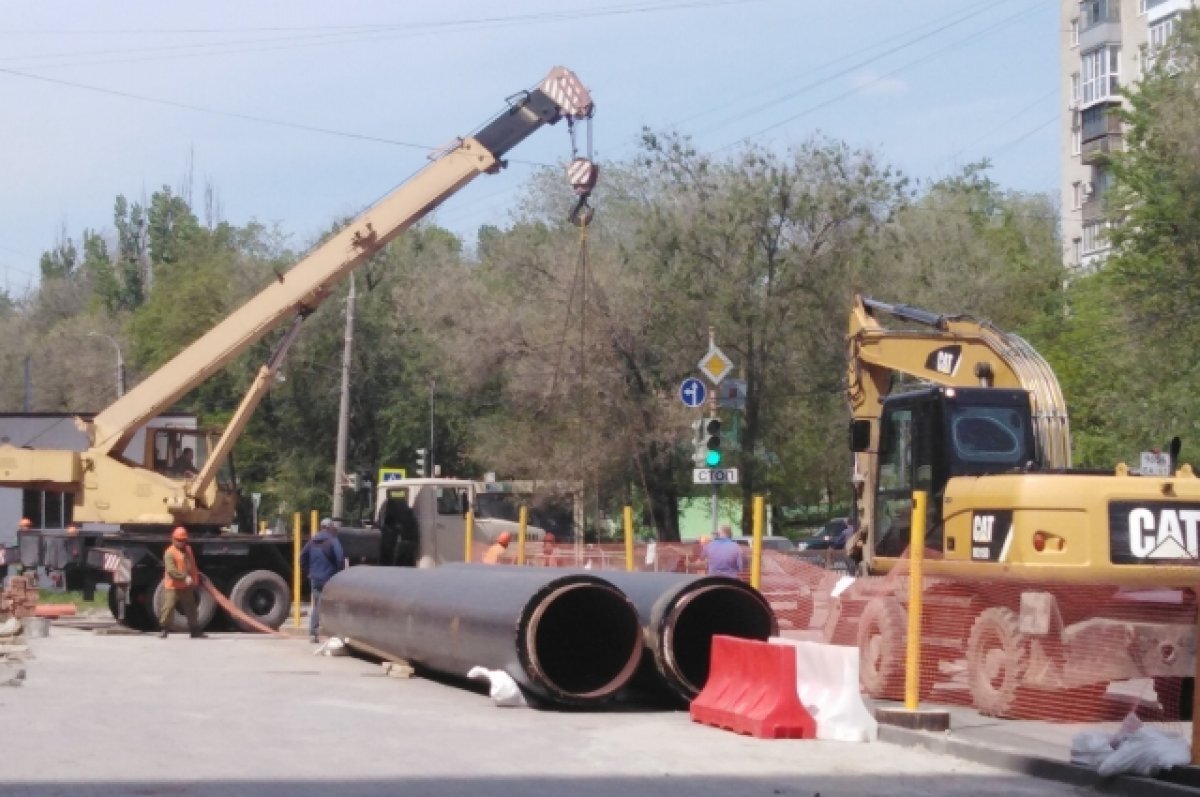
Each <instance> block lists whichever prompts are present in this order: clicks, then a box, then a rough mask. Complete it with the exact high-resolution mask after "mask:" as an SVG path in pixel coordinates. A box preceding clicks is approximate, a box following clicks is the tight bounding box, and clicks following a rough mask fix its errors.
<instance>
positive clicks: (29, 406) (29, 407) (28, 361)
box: [25, 354, 33, 415]
mask: <svg viewBox="0 0 1200 797" xmlns="http://www.w3.org/2000/svg"><path fill="white" fill-rule="evenodd" d="M30 412H33V358H32V357H31V356H29V355H28V354H26V355H25V414H26V415H28V414H29V413H30Z"/></svg>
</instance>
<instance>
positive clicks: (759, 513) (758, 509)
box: [750, 495, 764, 589]
mask: <svg viewBox="0 0 1200 797" xmlns="http://www.w3.org/2000/svg"><path fill="white" fill-rule="evenodd" d="M763 503H764V502H763V497H762V496H761V495H756V496H754V505H753V506H754V514H753V516H752V524H753V525H752V526H751V532H750V533H751V534H753V535H754V536H753V537H752V538H751V540H750V586H752V587H754V588H755V589H758V588H759V587H760V586H761V584H762V538H763Z"/></svg>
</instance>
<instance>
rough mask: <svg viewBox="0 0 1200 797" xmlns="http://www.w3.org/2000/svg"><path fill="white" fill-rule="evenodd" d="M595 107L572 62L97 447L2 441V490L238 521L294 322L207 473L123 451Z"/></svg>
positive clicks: (233, 318)
mask: <svg viewBox="0 0 1200 797" xmlns="http://www.w3.org/2000/svg"><path fill="white" fill-rule="evenodd" d="M593 110H594V106H593V104H592V99H591V96H590V94H589V93H588V91H587V89H586V88H585V87H584V86H583V84H582V83H580V81H579V79H578V77H576V76H575V74H574V73H573V72H571V71H570V70H568V69H565V68H564V67H556V68H554V69H553V70H551V72H550V73H549V74H548V75H547V76H546V78H545V79H544V80H542V81H541V82H540V83H539V84H538V85H537V87H536V88H533V89H530V90H528V91H524V92H521V93H520V94H517V95H514V97H511V98H510V99H509V105H508V107H507V108H506V109H505V110H504V111H503V112H502V113H501V114H499V115H498V116H497V117H496V118H494V119H493V120H492V121H491V122H489V123H488V124H486V125H485V126H484V127H483V128H482V129H480V131H479V132H478V133H476V134H475V135H474V136H472V137H470V138H462V139H457V140H456V141H455V142H454V144H453V145H451V146H449V147H447V148H445V149H444V150H442V151H440V152H438V153H436V154H435V155H432V156H431V160H432V162H431V163H429V164H428V165H427V166H425V167H424V168H423V169H421V170H420V171H419V172H418V173H417V174H416V175H414V176H413V177H412V178H410V179H409V180H407V181H406V182H405V183H403V184H402V185H401V186H400V187H398V188H397V189H395V190H394V191H393V192H392V193H391V194H389V195H388V196H387V197H385V198H384V199H383V200H381V201H380V202H379V203H378V204H376V205H375V206H373V207H371V208H370V209H368V210H367V211H366V212H364V213H362V214H361V215H360V216H358V217H357V218H356V219H354V220H353V221H352V222H350V224H349V225H347V226H346V227H345V228H344V229H343V230H342V231H341V232H339V233H337V234H336V235H334V236H333V237H332V238H330V239H329V240H328V241H326V242H324V243H323V244H321V245H320V246H318V247H317V248H316V249H314V250H313V251H312V252H311V253H310V254H309V255H308V256H307V257H305V258H304V259H303V260H301V261H300V262H299V263H297V264H296V265H295V266H293V267H292V268H291V269H290V270H288V271H287V272H286V273H282V274H278V275H277V278H276V280H274V281H273V282H272V283H271V284H269V285H268V286H267V287H266V288H265V289H263V290H262V291H261V292H260V293H259V294H258V295H256V296H254V297H253V298H251V299H250V300H249V301H248V302H246V303H245V304H244V305H242V306H241V307H240V308H238V309H237V310H235V311H234V312H233V313H232V314H230V315H229V316H228V317H226V318H225V319H223V320H222V321H221V322H219V323H218V324H217V325H216V326H214V327H213V328H212V329H210V330H209V331H208V332H206V333H205V334H204V335H202V336H201V337H200V338H199V339H198V340H196V341H194V342H193V343H192V344H191V345H189V346H187V347H186V348H185V349H184V350H183V351H181V352H180V353H179V354H177V355H176V356H175V357H174V358H172V359H171V360H170V361H168V362H167V363H166V364H164V365H163V366H162V367H160V368H159V369H158V370H157V371H155V372H154V373H152V374H151V375H150V376H148V377H147V378H146V379H145V380H143V381H142V382H141V383H140V384H138V385H137V386H135V387H134V388H133V389H132V390H129V391H128V392H127V393H125V395H124V396H122V397H120V398H118V399H117V400H116V401H115V402H113V403H112V404H111V405H109V406H108V407H107V408H105V409H104V410H102V411H101V412H100V413H98V414H97V415H96V416H95V418H93V419H92V420H91V421H90V422H88V421H79V424H80V426H81V427H82V428H83V429H84V430H85V431H86V432H87V434H88V439H89V448H88V450H86V451H84V452H73V451H72V452H68V451H53V450H47V451H35V450H32V449H17V448H14V447H12V446H0V486H26V487H35V488H38V489H51V490H63V491H69V492H73V493H74V496H75V499H74V518H75V519H76V520H77V521H85V522H88V521H92V522H103V523H118V524H122V525H165V524H173V523H190V524H198V525H206V526H214V525H223V524H224V523H228V522H230V521H231V520H232V507H233V502H232V500H231V498H230V496H228V495H220V494H219V492H220V491H219V490H218V489H217V487H216V485H215V481H216V472H217V470H218V468H219V467H220V465H221V463H222V461H223V459H224V458H225V457H227V456H228V453H229V451H230V449H231V448H232V446H233V443H234V442H235V441H236V439H237V437H238V436H239V435H240V434H241V432H242V431H243V430H244V429H245V426H246V423H247V422H248V421H249V417H250V415H251V414H252V413H253V411H254V409H255V407H257V406H258V403H259V401H260V400H261V398H262V396H263V395H264V394H265V393H266V390H267V389H268V388H269V385H270V382H271V378H270V377H271V376H272V375H273V374H274V371H275V369H276V368H277V367H278V365H279V362H280V360H281V359H282V355H283V353H284V352H285V351H286V348H287V344H290V342H291V339H292V338H293V337H294V335H295V326H293V329H292V330H291V331H290V332H289V334H288V335H287V337H286V338H285V342H284V343H283V344H282V345H281V346H280V348H279V349H278V350H277V352H276V355H273V356H272V357H271V359H270V361H269V362H268V363H267V364H265V365H264V366H263V367H262V369H260V372H259V375H258V377H257V378H256V379H255V381H254V384H253V385H252V386H251V388H250V391H249V392H248V394H247V396H246V398H245V399H244V400H243V401H242V403H241V406H239V408H238V410H237V412H236V413H235V415H234V417H233V418H232V419H231V421H230V423H229V424H228V427H227V429H226V433H225V434H224V435H223V436H222V437H221V440H220V442H219V443H218V445H217V447H216V449H214V451H213V456H212V457H211V458H210V460H209V462H208V463H206V464H205V466H204V467H203V469H202V470H201V471H200V472H199V473H195V472H192V473H186V474H175V476H180V475H182V478H178V477H176V478H173V477H172V476H171V475H167V474H164V473H161V472H156V471H155V470H153V469H151V468H150V467H146V466H139V465H137V464H136V463H133V462H131V461H129V460H128V459H126V458H125V457H124V456H123V452H124V451H125V449H126V446H127V445H128V444H129V442H130V440H131V439H132V438H133V436H134V435H135V434H136V433H137V431H138V429H140V428H142V427H144V426H146V424H147V423H148V422H149V421H151V420H153V419H154V418H156V417H158V416H159V415H161V414H162V413H163V412H164V411H166V410H167V409H169V408H170V407H171V406H172V405H174V404H175V403H176V402H177V401H179V400H180V399H181V398H182V397H183V396H184V395H186V394H187V393H188V392H190V391H191V390H192V389H194V388H195V387H197V386H198V385H200V384H202V383H203V382H204V381H206V380H207V379H209V378H210V377H211V376H213V374H215V373H216V372H217V371H219V370H220V369H221V368H223V367H225V366H226V365H227V364H228V363H229V362H230V361H231V360H233V359H234V358H235V357H237V356H238V355H240V354H242V353H243V352H245V351H246V349H248V348H249V347H250V346H252V345H253V344H254V343H255V342H257V341H258V340H260V339H262V337H263V336H264V335H267V334H268V333H270V332H271V331H272V330H274V329H276V328H278V327H279V326H281V325H282V324H284V323H286V322H287V321H288V320H289V319H302V318H303V317H305V316H307V315H308V314H309V313H311V312H313V311H314V310H316V309H317V308H318V307H319V306H320V305H321V303H322V302H324V301H325V299H326V298H327V297H328V296H329V295H330V293H331V292H332V291H333V289H334V288H335V287H336V286H337V284H338V283H339V282H341V281H342V280H343V279H344V278H345V277H346V276H347V275H348V274H349V273H350V272H351V271H353V270H354V269H355V268H356V267H358V266H359V265H361V264H362V263H363V262H364V261H366V260H368V259H369V258H371V257H372V256H373V255H375V254H376V253H377V252H379V251H380V249H382V248H383V247H384V246H385V245H387V243H388V242H389V241H391V240H392V239H393V238H395V237H396V236H398V235H399V234H400V233H402V232H404V231H405V230H407V229H408V228H410V227H411V226H413V225H414V224H416V223H417V222H418V221H420V220H421V219H422V218H423V217H425V216H426V215H427V214H429V213H430V212H431V211H432V210H434V209H435V208H437V207H438V206H439V205H440V204H441V203H442V202H444V201H445V200H446V199H447V198H448V197H450V196H451V195H452V194H454V193H455V192H457V191H459V190H460V189H462V188H463V187H464V186H465V185H467V184H468V183H469V182H471V180H473V179H474V178H475V177H476V176H478V175H479V174H481V173H485V172H487V173H495V172H497V171H499V170H500V169H501V168H503V166H504V165H505V164H504V161H503V160H502V158H503V156H504V155H505V154H506V153H507V152H508V151H509V150H511V149H512V148H513V147H515V146H516V145H517V144H519V143H520V142H522V141H523V140H525V138H527V137H528V136H529V135H531V134H532V133H533V132H534V131H536V130H538V129H539V128H541V127H542V126H544V125H550V124H554V123H556V122H557V121H558V120H559V119H562V118H566V119H568V120H569V122H572V123H573V122H574V121H576V120H584V119H587V120H589V121H590V119H591V116H592V112H593ZM572 154H574V153H572ZM568 177H569V179H570V180H571V183H572V185H573V187H574V188H575V191H576V193H577V194H578V195H579V196H580V197H581V199H580V205H581V206H582V205H583V203H584V202H585V201H586V198H587V195H588V193H589V192H590V190H591V188H592V186H593V185H594V184H595V178H596V167H595V165H594V164H592V163H591V161H589V160H587V159H585V158H575V160H574V161H572V163H571V165H570V167H569V169H568ZM181 310H182V308H181Z"/></svg>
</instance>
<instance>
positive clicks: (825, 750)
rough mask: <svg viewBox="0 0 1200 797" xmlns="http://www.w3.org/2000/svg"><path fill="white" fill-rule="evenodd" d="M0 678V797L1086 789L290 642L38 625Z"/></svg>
mask: <svg viewBox="0 0 1200 797" xmlns="http://www.w3.org/2000/svg"><path fill="white" fill-rule="evenodd" d="M31 644H32V645H33V649H34V652H35V654H36V658H35V659H34V660H32V661H30V662H28V665H27V671H28V677H27V680H26V682H25V685H24V686H23V687H19V688H5V689H0V723H2V724H0V794H3V795H6V797H8V796H12V795H31V796H33V797H49V796H50V795H64V797H65V796H66V795H70V796H71V797H91V796H93V795H147V796H150V795H170V796H171V797H175V796H180V797H187V796H189V795H200V794H220V795H227V796H229V797H233V796H234V795H263V796H264V797H309V796H310V795H311V796H313V797H315V796H316V795H321V797H340V796H341V795H389V796H390V795H405V797H418V796H420V795H429V796H430V797H451V796H454V797H457V796H458V795H473V794H486V795H488V797H509V796H510V795H511V796H512V797H516V796H517V795H546V797H568V796H570V797H576V796H578V797H593V796H594V797H601V796H603V797H612V796H613V795H617V796H618V797H635V796H640V795H654V796H656V797H657V796H658V795H681V796H682V795H687V797H710V796H711V797H718V795H719V796H720V797H727V796H729V795H762V796H763V797H776V796H778V795H801V796H803V797H811V796H812V795H814V794H820V795H824V796H825V797H828V796H829V795H839V796H840V795H879V794H886V795H888V797H900V796H901V795H963V794H969V795H972V797H983V795H1003V796H1004V797H1027V796H1028V797H1034V795H1039V796H1040V795H1047V797H1049V795H1063V794H1072V793H1074V794H1083V793H1085V792H1084V791H1082V790H1073V789H1071V788H1070V787H1066V786H1063V785H1062V784H1059V783H1054V782H1050V781H1041V780H1037V779H1035V778H1030V777H1024V776H1017V775H1013V774H1010V773H1005V772H1001V771H998V770H992V769H989V768H987V767H983V766H978V765H974V764H970V763H965V762H963V761H960V760H957V759H953V758H944V757H938V756H936V755H935V754H932V753H927V752H923V751H914V750H908V749H903V748H900V747H893V746H891V745H888V744H884V743H876V744H870V745H866V744H860V745H854V744H841V743H832V742H812V741H762V740H757V739H748V738H744V737H741V736H737V735H735V734H732V733H728V732H725V731H720V730H716V729H713V728H707V727H704V726H701V725H696V724H693V723H692V722H690V721H689V719H688V716H687V714H686V713H684V712H676V711H629V710H624V711H606V712H557V711H535V710H532V709H512V708H507V709H506V708H496V707H495V706H493V705H492V704H491V701H490V700H489V699H488V698H487V696H486V695H483V694H479V693H476V692H472V691H468V690H465V689H460V688H455V687H453V686H448V685H445V684H442V683H436V682H433V681H428V680H424V679H421V678H416V679H412V680H398V679H394V678H389V677H385V676H383V675H382V674H381V669H380V667H379V666H378V665H374V664H369V663H367V662H364V661H359V660H357V659H353V658H326V657H317V656H313V655H311V652H312V649H313V646H312V645H310V644H308V643H307V642H306V641H301V640H296V639H287V640H278V639H266V638H261V637H252V636H247V635H234V634H229V635H215V636H214V637H213V638H211V639H203V640H193V639H188V638H186V637H184V636H178V635H176V636H172V637H171V638H170V639H168V640H160V639H158V638H156V637H153V636H149V635H135V636H103V635H97V634H92V633H90V632H87V631H79V630H73V629H64V628H60V627H55V628H54V629H53V630H52V632H51V636H50V637H48V638H45V639H34V640H31Z"/></svg>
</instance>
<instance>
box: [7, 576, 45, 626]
mask: <svg viewBox="0 0 1200 797" xmlns="http://www.w3.org/2000/svg"><path fill="white" fill-rule="evenodd" d="M37 605H38V590H37V585H36V584H34V583H33V581H32V580H31V579H28V578H26V577H25V576H14V577H12V578H10V579H9V580H8V589H5V590H3V591H0V621H3V620H7V619H8V618H10V617H15V618H16V619H18V620H20V619H22V618H24V617H33V616H34V612H35V611H36V610H37Z"/></svg>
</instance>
